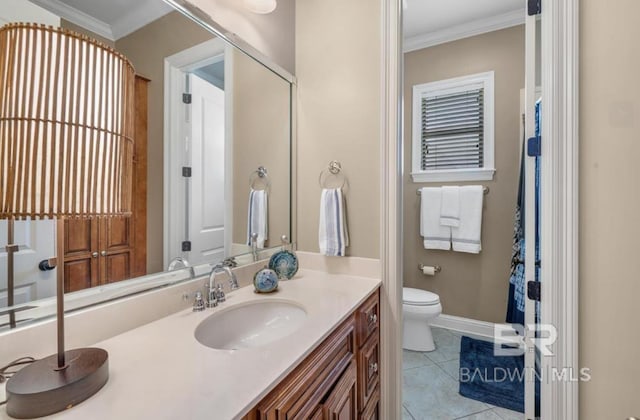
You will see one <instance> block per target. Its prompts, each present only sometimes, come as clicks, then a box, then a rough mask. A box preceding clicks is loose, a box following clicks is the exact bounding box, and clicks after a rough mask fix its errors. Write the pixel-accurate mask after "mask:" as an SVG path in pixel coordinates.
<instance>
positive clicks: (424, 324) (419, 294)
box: [402, 287, 442, 351]
mask: <svg viewBox="0 0 640 420" xmlns="http://www.w3.org/2000/svg"><path fill="white" fill-rule="evenodd" d="M402 311H403V314H404V321H403V325H402V348H404V349H406V350H413V351H433V350H435V349H436V346H435V343H434V342H433V335H432V334H431V326H430V325H429V324H430V322H431V320H433V319H434V318H435V317H437V316H438V315H440V314H441V313H442V305H440V296H438V295H437V294H435V293H432V292H427V291H426V290H420V289H413V288H411V287H403V288H402Z"/></svg>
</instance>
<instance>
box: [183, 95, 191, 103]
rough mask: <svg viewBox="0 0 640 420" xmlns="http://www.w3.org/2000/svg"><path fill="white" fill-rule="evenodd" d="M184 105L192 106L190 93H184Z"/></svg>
mask: <svg viewBox="0 0 640 420" xmlns="http://www.w3.org/2000/svg"><path fill="white" fill-rule="evenodd" d="M182 103H183V104H187V105H189V104H191V94H190V93H183V94H182Z"/></svg>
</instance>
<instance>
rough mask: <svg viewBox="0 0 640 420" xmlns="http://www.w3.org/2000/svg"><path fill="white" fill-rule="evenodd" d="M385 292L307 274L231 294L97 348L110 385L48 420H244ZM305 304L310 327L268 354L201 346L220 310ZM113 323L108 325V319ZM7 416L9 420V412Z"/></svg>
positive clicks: (355, 281) (372, 282) (373, 282)
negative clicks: (270, 288) (200, 337)
mask: <svg viewBox="0 0 640 420" xmlns="http://www.w3.org/2000/svg"><path fill="white" fill-rule="evenodd" d="M379 285H380V280H379V279H374V278H368V277H356V276H349V275H342V274H327V273H325V272H321V271H313V270H300V271H299V272H298V274H297V275H296V276H295V277H294V279H293V280H289V281H283V282H280V287H279V290H278V292H277V293H273V294H269V295H262V294H256V293H254V292H253V287H244V288H242V289H239V290H237V291H235V292H233V293H229V294H227V301H226V302H225V303H222V304H220V305H219V306H218V307H217V308H215V309H205V311H203V312H192V311H191V309H188V310H184V311H181V312H178V313H176V314H173V315H170V316H167V317H165V318H162V319H159V320H157V321H155V322H152V323H150V324H147V325H144V326H142V327H139V328H136V329H134V330H131V331H128V332H126V333H123V334H120V335H117V336H115V337H112V338H110V339H108V340H105V341H102V342H100V343H96V344H95V346H96V347H100V348H103V349H105V350H107V351H108V352H109V372H110V377H109V381H108V382H107V384H106V385H105V387H104V388H103V389H102V390H100V391H99V392H98V393H97V394H96V395H94V396H93V397H91V398H90V399H88V400H86V401H85V402H83V403H81V404H79V405H78V406H76V407H74V408H72V409H71V410H68V411H65V412H62V413H58V414H54V415H51V416H48V417H46V418H48V419H82V420H86V419H92V420H100V419H105V420H106V419H109V420H111V419H154V420H160V419H167V420H168V419H171V420H173V419H193V420H196V419H220V420H229V419H234V418H239V417H241V416H243V415H244V414H246V412H247V411H248V410H250V409H251V408H252V407H254V406H255V404H256V403H258V402H259V401H260V400H261V399H262V398H263V397H264V396H266V395H267V393H268V392H269V391H271V390H272V389H273V388H274V387H275V386H276V385H277V384H278V382H280V381H281V380H282V379H284V377H285V376H286V375H287V374H288V373H290V372H291V371H292V370H293V368H294V367H295V366H296V365H297V364H298V363H299V362H300V361H302V360H303V359H304V358H305V357H306V356H307V355H308V354H309V353H311V351H312V350H313V349H314V348H315V347H316V346H317V345H318V344H320V343H321V342H322V340H323V339H324V338H326V337H327V336H328V335H329V333H330V332H331V331H332V330H333V329H334V328H335V327H336V326H338V325H339V324H340V322H341V321H343V320H344V319H345V318H346V316H347V315H348V314H349V313H351V312H352V311H353V310H354V309H355V308H357V307H358V306H359V305H360V304H361V303H362V302H364V300H365V299H366V298H367V297H368V296H369V295H370V294H371V293H372V292H373V291H374V290H375V289H376V288H377V287H378V286H379ZM269 299H279V300H282V299H285V300H292V301H295V302H297V303H299V304H301V305H302V306H303V307H304V309H305V311H306V312H307V319H306V320H305V321H304V322H305V324H304V325H303V326H302V327H301V328H300V329H298V330H297V331H296V332H294V333H293V334H291V335H290V336H288V337H285V338H283V339H280V340H278V341H274V342H273V343H270V344H267V345H265V346H262V347H258V348H252V349H243V350H214V349H210V348H208V347H205V346H204V345H202V344H200V343H199V342H198V341H196V339H195V337H194V331H195V328H196V326H197V325H198V324H199V323H200V322H201V321H202V320H204V319H205V318H207V317H208V316H210V315H211V314H213V313H215V312H216V311H221V310H225V309H226V308H229V307H231V306H233V305H237V304H240V303H245V302H249V301H254V300H269ZM105 322H108V320H105ZM0 417H6V412H5V408H4V407H2V408H1V409H0Z"/></svg>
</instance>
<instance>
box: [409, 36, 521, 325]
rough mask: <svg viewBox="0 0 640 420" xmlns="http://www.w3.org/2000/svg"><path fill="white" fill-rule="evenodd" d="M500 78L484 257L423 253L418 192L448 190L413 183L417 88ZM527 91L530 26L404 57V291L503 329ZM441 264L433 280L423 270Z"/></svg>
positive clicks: (447, 310)
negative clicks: (475, 77)
mask: <svg viewBox="0 0 640 420" xmlns="http://www.w3.org/2000/svg"><path fill="white" fill-rule="evenodd" d="M491 70H493V71H494V72H495V76H494V77H495V162H496V173H495V176H494V179H493V181H490V182H482V184H483V185H486V186H488V187H489V188H490V193H489V194H488V195H486V196H485V202H484V209H483V212H484V214H483V219H482V251H481V253H480V254H477V255H476V254H466V253H461V252H453V251H439V250H425V249H424V246H423V244H422V237H421V236H420V223H419V220H420V219H419V211H420V200H419V197H418V196H417V195H416V191H417V190H418V189H419V188H422V187H425V186H439V185H443V184H442V183H414V182H413V181H412V180H411V176H410V173H411V137H412V135H411V133H412V129H411V119H412V117H411V114H412V102H411V101H412V98H411V95H412V87H413V85H416V84H421V83H427V82H433V81H437V80H443V79H448V78H452V77H459V76H465V75H469V74H474V73H481V72H486V71H491ZM523 87H524V27H523V26H518V27H513V28H509V29H503V30H500V31H496V32H492V33H488V34H483V35H479V36H475V37H472V38H466V39H462V40H459V41H455V42H450V43H446V44H442V45H438V46H435V47H431V48H426V49H423V50H418V51H413V52H410V53H407V54H405V86H404V97H405V127H404V129H405V143H404V151H405V155H404V162H405V171H404V173H405V175H404V187H405V189H404V270H405V273H404V285H405V286H409V287H416V288H420V289H426V290H430V291H432V292H435V293H438V294H439V295H440V299H441V301H442V306H443V312H444V313H445V314H448V315H456V316H462V317H466V318H471V319H477V320H482V321H488V322H504V319H505V314H506V309H507V305H506V302H507V295H508V291H509V268H510V260H511V243H512V238H513V220H514V215H515V205H516V197H517V193H518V176H519V168H520V166H519V164H520V142H521V140H520V138H519V137H520V120H521V119H520V116H519V114H520V111H519V109H520V89H521V88H523ZM478 183H479V182H475V183H474V182H472V183H470V184H478ZM419 263H422V264H425V265H440V266H441V267H442V272H440V273H439V274H437V275H436V276H433V277H429V276H425V275H423V274H422V273H421V272H420V271H418V264H419Z"/></svg>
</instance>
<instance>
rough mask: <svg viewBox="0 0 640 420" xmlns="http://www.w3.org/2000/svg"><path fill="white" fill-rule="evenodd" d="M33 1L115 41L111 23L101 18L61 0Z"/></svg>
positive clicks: (32, 0)
mask: <svg viewBox="0 0 640 420" xmlns="http://www.w3.org/2000/svg"><path fill="white" fill-rule="evenodd" d="M30 1H31V2H32V3H35V4H37V5H38V6H40V7H42V8H44V9H46V10H48V11H50V12H51V13H55V14H56V15H58V16H60V17H61V18H63V19H65V20H68V21H69V22H73V23H74V24H76V25H78V26H81V27H83V28H85V29H87V30H89V31H91V32H93V33H95V34H96V35H100V36H101V37H103V38H106V39H108V40H111V41H115V39H116V38H114V36H113V31H112V28H111V25H109V24H108V23H105V22H103V21H101V20H99V19H96V18H94V17H93V16H90V15H88V14H86V13H84V12H81V11H80V10H78V9H76V8H74V7H71V6H69V5H67V4H64V3H62V2H61V1H59V0H30Z"/></svg>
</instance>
